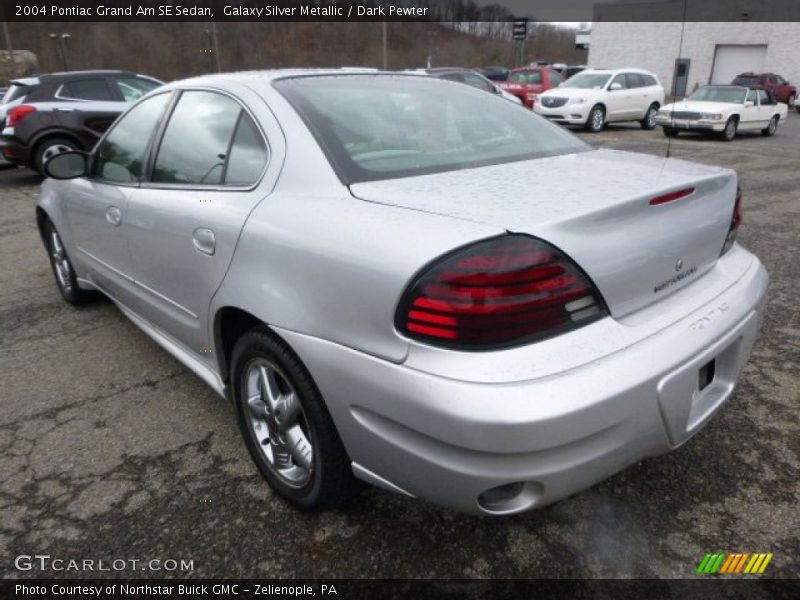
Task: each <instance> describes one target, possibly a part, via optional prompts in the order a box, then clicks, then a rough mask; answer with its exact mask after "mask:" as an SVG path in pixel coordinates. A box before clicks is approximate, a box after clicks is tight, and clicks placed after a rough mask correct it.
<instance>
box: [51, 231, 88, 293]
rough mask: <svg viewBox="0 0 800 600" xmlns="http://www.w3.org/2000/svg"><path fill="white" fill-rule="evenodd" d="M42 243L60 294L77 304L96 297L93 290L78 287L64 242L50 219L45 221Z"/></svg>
mask: <svg viewBox="0 0 800 600" xmlns="http://www.w3.org/2000/svg"><path fill="white" fill-rule="evenodd" d="M44 243H45V247H46V248H47V255H48V258H49V259H50V266H51V267H52V269H53V275H55V278H56V285H57V286H58V291H59V292H61V296H62V297H63V298H64V300H66V301H67V302H69V303H70V304H74V305H78V304H85V303H86V302H91V301H92V300H94V299H95V298H97V294H96V293H95V292H92V291H89V290H82V289H81V288H79V287H78V278H77V277H76V275H75V269H74V268H73V267H72V263H71V262H70V260H69V256H67V250H66V248H64V242H63V241H62V240H61V236H60V235H59V234H58V231H56V228H55V226H54V225H53V223H52V222H51V221H49V220H48V221H46V222H45V225H44Z"/></svg>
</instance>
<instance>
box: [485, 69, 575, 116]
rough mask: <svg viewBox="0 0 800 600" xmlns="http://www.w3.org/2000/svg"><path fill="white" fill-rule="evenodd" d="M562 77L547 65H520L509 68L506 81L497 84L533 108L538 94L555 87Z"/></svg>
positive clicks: (562, 79)
mask: <svg viewBox="0 0 800 600" xmlns="http://www.w3.org/2000/svg"><path fill="white" fill-rule="evenodd" d="M562 81H564V78H563V77H562V76H561V75H560V74H559V73H558V71H556V70H555V69H550V68H548V67H520V68H518V69H511V71H510V72H509V74H508V79H507V80H506V81H498V82H497V85H498V86H499V87H501V88H503V89H504V90H505V91H506V92H508V93H509V94H514V95H515V96H517V97H519V99H520V100H522V103H523V104H524V105H525V106H527V107H528V108H533V105H534V103H535V102H536V98H538V97H539V94H541V93H542V92H546V91H547V90H549V89H551V88H554V87H556V86H557V85H558V84H559V83H561V82H562Z"/></svg>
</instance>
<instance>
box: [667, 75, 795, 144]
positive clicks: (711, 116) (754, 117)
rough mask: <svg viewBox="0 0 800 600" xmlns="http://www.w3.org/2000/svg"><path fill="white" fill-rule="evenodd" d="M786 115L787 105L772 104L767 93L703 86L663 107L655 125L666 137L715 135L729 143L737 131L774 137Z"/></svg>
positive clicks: (730, 86) (764, 91)
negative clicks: (661, 128) (712, 133)
mask: <svg viewBox="0 0 800 600" xmlns="http://www.w3.org/2000/svg"><path fill="white" fill-rule="evenodd" d="M787 112H788V107H787V105H786V104H783V103H781V102H776V101H775V99H774V97H773V96H772V95H771V94H770V93H769V92H768V91H767V90H763V89H749V88H746V87H743V86H737V85H707V86H703V87H701V88H700V89H698V90H697V91H696V92H695V93H694V94H692V95H691V96H689V97H688V98H685V99H684V100H682V101H681V102H676V103H674V104H668V105H667V106H665V107H663V108H662V109H661V110H659V111H658V115H657V116H656V122H657V123H658V124H659V125H661V126H662V127H663V128H664V135H666V136H668V137H670V136H675V135H678V133H679V132H680V131H699V132H716V133H719V134H720V135H721V137H722V139H724V140H725V141H728V142H729V141H731V140H732V139H733V138H735V137H736V134H737V133H738V132H739V131H760V132H761V134H762V135H766V136H771V135H775V131H776V130H777V129H778V123H779V122H780V121H781V120H783V119H785V118H786V114H787Z"/></svg>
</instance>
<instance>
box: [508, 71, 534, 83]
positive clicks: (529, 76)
mask: <svg viewBox="0 0 800 600" xmlns="http://www.w3.org/2000/svg"><path fill="white" fill-rule="evenodd" d="M508 80H509V81H511V82H513V83H542V72H541V71H514V72H513V73H511V74H510V75H509V76H508Z"/></svg>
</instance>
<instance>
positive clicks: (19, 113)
mask: <svg viewBox="0 0 800 600" xmlns="http://www.w3.org/2000/svg"><path fill="white" fill-rule="evenodd" d="M32 112H36V107H35V106H31V105H30V104H20V105H19V106H15V107H14V108H10V109H9V110H8V115H7V117H6V127H15V126H16V125H17V124H19V122H20V121H22V119H24V118H25V117H27V116H28V115H29V114H31V113H32Z"/></svg>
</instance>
